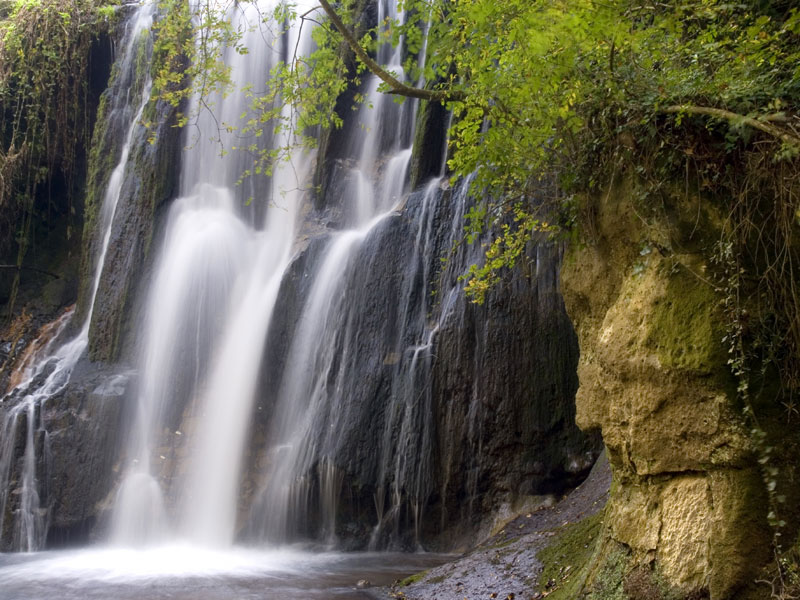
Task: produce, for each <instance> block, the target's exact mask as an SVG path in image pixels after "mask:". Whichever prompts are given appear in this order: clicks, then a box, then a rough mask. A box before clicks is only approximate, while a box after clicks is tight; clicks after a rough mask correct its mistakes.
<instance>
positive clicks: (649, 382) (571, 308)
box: [562, 186, 770, 599]
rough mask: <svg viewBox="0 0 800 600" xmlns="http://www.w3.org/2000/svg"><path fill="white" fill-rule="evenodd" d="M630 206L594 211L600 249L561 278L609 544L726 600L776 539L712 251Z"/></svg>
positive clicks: (689, 588) (576, 260) (624, 191)
mask: <svg viewBox="0 0 800 600" xmlns="http://www.w3.org/2000/svg"><path fill="white" fill-rule="evenodd" d="M631 198H632V191H631V189H630V188H628V187H626V186H619V187H617V188H615V189H613V190H612V191H611V192H610V193H609V194H608V196H607V197H606V198H605V199H604V200H602V201H598V202H597V203H596V204H594V205H593V210H594V213H593V215H592V217H593V218H592V219H591V221H590V222H591V224H592V227H591V228H588V229H587V231H588V232H589V233H590V234H591V237H592V242H593V243H592V244H590V245H588V246H586V247H583V248H576V249H573V251H572V252H571V253H570V255H569V257H568V258H567V260H566V262H565V266H564V269H563V271H562V290H563V294H564V299H565V303H566V306H567V310H568V312H569V315H570V317H571V318H572V321H573V323H574V324H575V328H576V331H577V334H578V339H579V344H580V348H581V358H580V362H579V364H578V377H579V380H580V387H579V389H578V393H577V396H576V410H577V422H578V425H579V426H580V427H581V428H583V429H585V430H593V429H599V430H600V431H601V432H602V435H603V440H604V442H605V445H606V448H607V450H608V456H609V460H610V462H611V466H612V469H613V472H614V481H615V485H614V486H612V492H611V497H610V500H609V505H608V508H607V511H606V516H605V528H606V534H607V538H606V539H607V540H611V541H613V542H614V543H618V544H621V545H622V546H623V547H624V548H626V549H627V550H629V551H630V554H631V560H632V561H633V562H634V563H636V564H648V565H651V564H652V565H653V566H654V567H655V569H656V570H657V572H659V573H660V574H661V576H663V577H664V578H665V580H666V581H667V582H668V583H669V584H671V585H673V586H676V587H678V588H679V589H681V590H683V591H684V592H694V593H698V592H699V593H703V592H706V593H708V594H709V595H710V597H711V598H712V599H723V598H729V597H731V596H732V595H734V594H735V593H736V592H737V590H738V589H739V588H741V587H742V586H743V585H746V584H748V583H750V582H751V581H752V580H753V579H754V575H755V573H756V571H757V569H758V568H759V567H760V566H761V565H763V564H764V562H765V560H766V559H767V558H768V556H767V553H768V552H769V545H770V530H769V528H768V527H767V519H766V517H767V512H768V508H767V506H768V502H767V494H766V490H765V486H764V484H763V481H762V476H761V472H760V471H759V468H758V463H757V460H756V452H755V447H754V444H753V442H752V440H751V439H750V436H749V434H748V431H749V429H748V427H747V426H746V424H745V422H744V420H743V417H742V411H741V408H740V406H738V404H737V401H736V392H735V390H736V386H735V383H734V382H733V381H732V380H731V376H730V375H729V372H728V368H727V365H726V361H727V352H726V349H725V348H724V347H723V346H722V338H723V336H724V328H723V325H722V316H721V313H720V303H719V298H718V296H717V294H716V292H715V289H714V286H713V285H712V284H711V283H710V278H711V275H710V273H709V270H710V269H709V265H708V264H707V263H706V262H705V259H704V258H703V257H704V256H708V255H709V253H708V252H707V251H706V252H699V251H694V252H693V251H690V250H685V248H688V247H691V244H690V243H689V240H688V239H686V237H691V236H692V235H694V236H697V235H698V233H697V232H696V231H695V230H696V228H697V225H696V223H697V221H695V227H694V228H690V229H691V234H689V229H687V231H686V232H685V233H684V236H685V237H684V238H681V230H680V227H678V228H675V227H668V226H667V225H659V224H658V221H653V222H650V223H648V224H645V223H644V221H643V220H642V219H641V218H640V216H639V215H638V214H636V211H635V210H634V209H633V206H632V200H631ZM706 209H707V207H704V208H703V211H704V216H706V217H707V216H708V215H706V214H705V211H706ZM694 211H695V212H696V211H697V207H696V206H695V207H694ZM698 215H699V213H698ZM698 220H699V217H698ZM687 234H688V236H687ZM696 239H697V238H696V237H695V243H696ZM678 248H683V249H684V250H677V249H678ZM601 554H602V553H601Z"/></svg>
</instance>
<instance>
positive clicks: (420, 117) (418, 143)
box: [410, 101, 433, 189]
mask: <svg viewBox="0 0 800 600" xmlns="http://www.w3.org/2000/svg"><path fill="white" fill-rule="evenodd" d="M432 108H433V105H432V103H431V102H427V101H423V102H420V103H419V109H418V110H417V123H416V127H415V128H414V143H413V145H412V147H411V173H410V179H411V189H414V188H416V187H417V186H418V185H419V184H420V183H421V181H420V179H421V178H422V177H421V173H420V171H421V168H422V164H421V163H422V158H423V157H422V154H423V153H424V152H425V134H426V133H427V131H428V126H429V121H430V118H431V110H432Z"/></svg>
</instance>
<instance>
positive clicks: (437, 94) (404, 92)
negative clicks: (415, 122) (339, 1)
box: [319, 0, 465, 102]
mask: <svg viewBox="0 0 800 600" xmlns="http://www.w3.org/2000/svg"><path fill="white" fill-rule="evenodd" d="M319 3H320V4H321V5H322V8H323V9H324V10H325V12H326V13H327V14H328V18H330V20H331V23H333V26H334V27H336V30H337V31H338V32H339V33H340V34H341V35H342V37H343V38H344V39H345V41H346V42H347V44H348V46H350V49H351V50H352V51H353V52H354V53H355V55H356V56H357V57H358V58H359V60H360V61H361V62H363V63H364V64H365V65H366V66H367V68H368V69H369V70H370V71H372V73H374V74H375V75H376V76H377V77H378V78H379V79H380V80H381V81H383V82H384V83H385V84H386V85H388V86H389V88H390V89H389V93H390V94H395V95H397V96H406V97H408V98H419V99H420V100H433V101H435V102H447V101H452V100H463V99H464V97H465V94H464V92H460V91H454V90H426V89H423V88H418V87H413V86H410V85H406V84H405V83H403V82H402V81H400V80H399V79H397V78H396V77H394V76H393V75H392V74H391V73H389V72H388V71H386V69H384V68H383V67H381V66H380V65H379V64H378V63H377V62H375V61H374V60H373V59H372V58H370V56H369V54H367V52H366V51H365V50H364V48H362V47H361V44H359V43H358V40H356V38H355V35H353V32H352V31H350V29H349V28H348V27H347V26H346V25H345V24H344V22H343V21H342V19H341V18H340V17H339V15H338V14H337V12H336V11H335V10H334V9H333V7H332V6H331V5H330V3H329V2H328V0H319Z"/></svg>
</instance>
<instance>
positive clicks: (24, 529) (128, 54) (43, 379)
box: [0, 2, 155, 552]
mask: <svg viewBox="0 0 800 600" xmlns="http://www.w3.org/2000/svg"><path fill="white" fill-rule="evenodd" d="M154 10H155V8H154V5H153V4H152V3H149V2H148V3H144V4H142V5H141V6H140V7H138V8H137V9H136V12H135V14H134V15H132V17H131V18H130V19H129V21H128V24H127V28H126V32H125V35H124V37H123V41H122V51H121V53H120V56H119V59H118V60H117V67H116V68H117V69H118V72H119V75H118V77H117V85H116V86H113V87H112V89H111V91H112V94H111V96H110V104H111V115H112V117H113V116H114V113H121V114H122V115H124V116H126V117H127V119H128V126H127V133H126V136H125V141H124V143H123V145H122V150H121V156H120V158H119V161H118V163H117V165H116V166H115V168H114V170H113V171H112V173H111V176H110V177H109V180H108V184H107V188H106V191H105V194H104V196H103V202H102V205H101V207H100V212H99V225H98V227H99V229H98V231H99V232H100V245H99V247H98V249H97V253H96V256H95V257H94V270H93V273H94V276H93V279H92V286H91V289H90V295H89V298H88V300H87V310H86V316H85V317H84V320H83V323H82V325H81V328H80V330H79V332H78V334H77V335H76V336H75V337H74V338H73V339H71V340H69V341H68V342H66V343H64V344H62V345H60V346H58V347H57V348H56V349H55V350H53V349H52V347H51V346H52V345H53V344H48V345H47V346H46V347H45V348H44V349H43V351H42V352H41V353H40V355H41V357H40V358H38V359H37V360H35V361H32V362H31V364H30V366H29V367H28V370H27V372H26V373H25V374H24V376H23V381H22V383H20V384H19V385H17V386H16V388H14V389H13V390H12V391H11V392H9V394H7V395H6V397H5V398H3V403H4V404H6V403H8V404H10V403H11V402H13V401H16V405H15V406H12V407H11V408H10V409H9V410H8V411H7V412H6V415H5V418H4V422H3V425H2V446H0V534H2V532H3V531H4V528H5V526H6V524H5V523H4V518H5V515H6V503H7V502H8V495H9V492H10V491H11V490H10V486H9V484H10V481H9V477H10V474H11V470H12V463H13V460H14V451H15V442H16V440H17V436H18V433H17V432H18V429H19V426H20V424H21V423H23V422H24V425H25V445H24V454H23V458H22V468H21V478H22V486H21V489H20V499H19V507H18V508H17V509H16V510H15V511H14V512H15V514H14V520H15V526H14V527H15V531H14V535H13V540H14V541H13V546H14V547H15V548H17V549H20V550H24V551H29V552H30V551H33V550H37V549H39V548H41V547H42V546H43V544H44V541H45V536H46V534H47V517H48V507H46V506H42V505H41V502H40V493H39V492H40V485H41V483H42V481H41V480H42V479H46V473H38V472H37V471H39V470H41V469H40V467H39V463H40V462H44V463H45V464H44V467H45V468H46V464H47V461H46V455H47V447H48V445H47V430H46V423H45V422H44V421H43V419H42V417H41V413H42V406H43V405H44V403H45V402H47V400H48V399H50V398H52V397H53V396H54V395H56V394H57V393H59V392H60V391H62V390H63V389H64V387H65V386H66V385H67V383H68V382H69V379H70V375H71V374H72V370H73V369H74V367H75V365H76V363H77V362H78V360H79V359H80V358H81V356H83V354H84V351H85V350H86V347H87V345H88V343H89V326H90V324H91V320H92V313H93V310H94V302H95V298H96V296H97V290H98V287H99V285H100V277H101V275H102V272H103V266H104V263H105V257H106V252H107V250H108V245H109V240H110V236H111V226H112V223H113V221H114V214H115V213H116V210H117V203H118V201H119V198H120V192H121V189H122V182H123V180H124V176H125V171H126V168H127V166H128V158H129V156H130V148H131V142H132V139H133V133H134V130H135V129H136V128H137V127H138V126H139V121H140V120H141V116H142V112H143V111H144V107H145V105H146V104H147V101H148V100H149V97H150V83H149V81H148V82H147V83H145V85H144V87H143V89H141V90H140V94H139V96H138V97H136V98H131V97H130V91H131V86H132V82H133V81H134V80H135V70H136V58H137V56H136V54H137V51H138V42H139V40H140V36H141V35H142V34H143V33H144V32H146V31H147V30H148V29H149V28H150V26H151V24H152V20H153V15H154ZM136 107H138V108H136ZM131 108H133V110H132V111H131ZM117 116H118V115H117ZM123 118H124V117H123ZM67 321H68V319H62V321H61V323H60V324H59V329H58V331H57V333H56V335H55V336H54V339H57V338H58V334H60V333H61V331H62V330H63V329H64V327H65V326H66V325H67Z"/></svg>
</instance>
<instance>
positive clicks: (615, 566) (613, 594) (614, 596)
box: [587, 548, 630, 600]
mask: <svg viewBox="0 0 800 600" xmlns="http://www.w3.org/2000/svg"><path fill="white" fill-rule="evenodd" d="M629 562H630V560H629V557H628V555H627V553H625V552H624V551H622V550H621V549H617V548H615V549H614V550H612V551H611V552H609V553H608V554H607V555H606V556H605V559H604V560H603V564H602V566H601V567H600V570H599V571H598V572H597V576H596V577H595V579H594V583H593V585H592V587H591V589H590V590H589V594H588V595H587V600H628V595H627V594H626V593H625V586H624V580H625V574H626V571H627V569H628V563H629Z"/></svg>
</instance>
